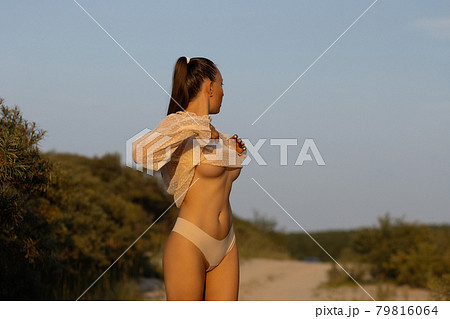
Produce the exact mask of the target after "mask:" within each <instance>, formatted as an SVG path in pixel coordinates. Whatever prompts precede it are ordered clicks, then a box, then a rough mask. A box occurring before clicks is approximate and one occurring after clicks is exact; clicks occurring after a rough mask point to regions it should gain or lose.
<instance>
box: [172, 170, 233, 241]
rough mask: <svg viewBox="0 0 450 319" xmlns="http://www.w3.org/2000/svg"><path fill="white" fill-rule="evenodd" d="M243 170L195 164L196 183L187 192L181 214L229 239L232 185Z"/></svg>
mask: <svg viewBox="0 0 450 319" xmlns="http://www.w3.org/2000/svg"><path fill="white" fill-rule="evenodd" d="M240 171H241V168H232V167H223V166H215V165H210V164H200V165H197V166H195V170H194V177H193V179H192V184H193V185H192V184H191V187H190V188H189V190H188V191H187V193H186V197H185V198H184V201H183V204H182V205H181V207H180V212H179V215H178V216H179V217H181V218H184V219H187V220H188V221H190V222H192V223H194V224H195V225H197V226H198V227H200V228H201V229H203V230H204V231H205V232H207V233H208V234H209V235H211V236H212V237H214V238H216V239H219V240H220V239H223V238H225V237H226V236H227V234H228V231H229V229H230V227H231V225H232V223H233V218H232V214H231V206H230V201H229V198H230V192H231V186H232V183H233V181H234V180H235V179H236V178H237V177H238V176H239V174H240ZM197 179H198V180H197ZM194 182H195V183H194Z"/></svg>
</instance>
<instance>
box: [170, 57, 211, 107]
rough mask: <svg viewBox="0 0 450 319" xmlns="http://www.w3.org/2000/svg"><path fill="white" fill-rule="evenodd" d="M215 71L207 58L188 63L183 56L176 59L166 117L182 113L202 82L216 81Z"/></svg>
mask: <svg viewBox="0 0 450 319" xmlns="http://www.w3.org/2000/svg"><path fill="white" fill-rule="evenodd" d="M217 71H218V70H217V67H216V65H215V64H214V63H213V62H212V61H210V60H208V59H207V58H191V59H190V60H189V63H188V59H187V58H186V57H184V56H183V57H180V58H178V60H177V63H176V64H175V68H174V71H173V81H172V95H171V99H170V102H169V108H168V110H167V115H169V114H171V113H175V112H178V111H184V110H185V109H186V108H187V106H188V104H189V101H190V100H191V99H193V98H195V96H196V95H197V94H198V92H199V91H200V88H201V86H202V84H203V82H204V81H205V80H207V79H209V80H211V81H214V80H215V79H216V75H217ZM180 106H181V107H180Z"/></svg>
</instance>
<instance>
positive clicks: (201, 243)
mask: <svg viewBox="0 0 450 319" xmlns="http://www.w3.org/2000/svg"><path fill="white" fill-rule="evenodd" d="M172 231H174V232H177V233H179V234H181V235H182V236H183V237H185V238H186V239H188V240H190V241H191V242H192V243H193V244H194V245H195V246H197V247H198V249H200V251H201V252H202V253H203V255H204V256H205V258H206V260H207V261H208V263H209V267H208V269H206V271H210V270H212V269H214V268H215V267H217V265H219V264H220V262H221V261H222V259H223V258H224V257H225V256H226V254H228V252H229V251H230V250H231V249H232V248H233V245H234V243H235V242H236V236H235V234H234V229H233V225H231V227H230V230H229V232H228V235H227V237H225V238H224V239H222V240H218V239H216V238H214V237H212V236H210V235H209V234H208V233H206V232H205V231H204V230H202V229H201V228H200V227H198V226H197V225H194V224H193V223H191V222H190V221H188V220H186V219H184V218H181V217H178V218H177V220H176V222H175V226H173V229H172Z"/></svg>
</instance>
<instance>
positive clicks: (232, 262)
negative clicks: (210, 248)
mask: <svg viewBox="0 0 450 319" xmlns="http://www.w3.org/2000/svg"><path fill="white" fill-rule="evenodd" d="M238 294H239V254H238V248H237V243H235V244H234V246H233V248H232V249H231V250H230V251H229V252H228V254H227V255H226V256H225V258H224V259H222V261H221V263H220V264H219V265H217V267H215V268H214V269H213V270H211V271H208V272H207V273H206V283H205V300H238Z"/></svg>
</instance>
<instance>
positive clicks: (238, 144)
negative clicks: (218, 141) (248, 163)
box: [228, 134, 247, 154]
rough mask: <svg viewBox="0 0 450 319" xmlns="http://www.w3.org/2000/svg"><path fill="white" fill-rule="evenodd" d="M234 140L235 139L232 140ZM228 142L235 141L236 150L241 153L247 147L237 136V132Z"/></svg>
mask: <svg viewBox="0 0 450 319" xmlns="http://www.w3.org/2000/svg"><path fill="white" fill-rule="evenodd" d="M233 140H235V141H233ZM228 143H235V144H236V151H237V152H238V153H239V154H241V153H242V152H243V151H245V150H246V149H247V147H246V146H245V143H244V142H243V141H242V140H241V139H240V138H238V135H237V134H234V135H233V136H232V137H230V138H229V140H228Z"/></svg>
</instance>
